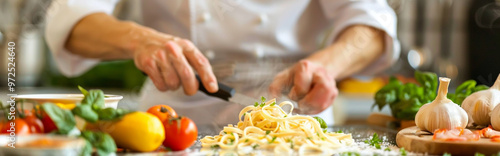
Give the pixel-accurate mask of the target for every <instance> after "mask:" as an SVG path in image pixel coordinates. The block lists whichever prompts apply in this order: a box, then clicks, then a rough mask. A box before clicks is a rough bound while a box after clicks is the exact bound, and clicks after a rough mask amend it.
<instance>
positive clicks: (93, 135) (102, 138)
mask: <svg viewBox="0 0 500 156" xmlns="http://www.w3.org/2000/svg"><path fill="white" fill-rule="evenodd" d="M80 136H81V137H83V138H84V139H85V140H87V141H88V142H89V143H90V144H91V145H92V146H93V147H95V148H96V149H97V154H98V155H110V154H111V153H114V152H115V151H116V144H115V142H114V140H113V138H112V137H111V136H110V135H109V134H107V133H103V132H92V131H83V132H82V134H81V135H80ZM85 148H87V147H85Z"/></svg>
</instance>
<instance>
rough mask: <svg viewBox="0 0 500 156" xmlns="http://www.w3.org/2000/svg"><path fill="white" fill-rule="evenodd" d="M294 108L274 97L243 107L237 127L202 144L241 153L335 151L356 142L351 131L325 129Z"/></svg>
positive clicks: (228, 128)
mask: <svg viewBox="0 0 500 156" xmlns="http://www.w3.org/2000/svg"><path fill="white" fill-rule="evenodd" d="M263 101H265V100H263ZM285 105H289V106H290V110H289V112H288V113H287V112H285V111H284V110H283V106H285ZM292 110H293V104H292V103H291V102H289V101H284V102H281V103H280V104H278V105H277V104H276V100H275V99H272V100H270V101H267V102H265V103H264V102H263V103H261V104H259V103H256V104H255V105H254V106H247V107H245V108H244V109H243V110H241V112H240V114H239V117H240V121H239V122H238V125H237V126H233V125H232V124H229V125H228V126H226V127H224V129H223V130H222V131H221V132H220V133H219V135H216V136H206V137H204V138H203V139H201V145H202V147H220V148H221V149H234V150H237V151H238V153H240V152H241V151H247V152H249V151H252V149H265V150H273V151H274V152H275V153H281V154H284V153H289V154H291V153H292V152H293V151H294V150H295V151H298V152H299V153H306V152H311V151H313V152H322V153H333V152H335V149H339V148H340V147H342V146H346V145H350V144H352V143H353V142H354V141H353V139H352V137H351V135H350V134H343V133H335V132H326V130H324V129H322V128H321V126H320V123H319V122H318V121H317V120H316V119H314V118H313V117H310V116H301V115H292Z"/></svg>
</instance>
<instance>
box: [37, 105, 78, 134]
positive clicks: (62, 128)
mask: <svg viewBox="0 0 500 156" xmlns="http://www.w3.org/2000/svg"><path fill="white" fill-rule="evenodd" d="M42 109H43V111H44V112H45V113H47V115H48V116H49V117H50V119H52V121H54V123H55V125H56V127H57V129H58V133H60V134H68V133H69V132H70V131H71V130H72V129H73V128H74V127H75V126H76V122H75V117H74V116H73V114H72V113H71V111H69V110H65V109H61V108H59V107H58V106H56V105H55V104H53V103H44V104H42Z"/></svg>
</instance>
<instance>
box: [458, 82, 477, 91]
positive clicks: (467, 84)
mask: <svg viewBox="0 0 500 156" xmlns="http://www.w3.org/2000/svg"><path fill="white" fill-rule="evenodd" d="M475 86H476V81H474V80H467V81H465V82H464V83H462V84H460V85H459V86H458V87H457V89H456V90H455V93H468V94H470V92H471V90H472V89H473V88H474V87H475Z"/></svg>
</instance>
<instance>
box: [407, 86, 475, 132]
mask: <svg viewBox="0 0 500 156" xmlns="http://www.w3.org/2000/svg"><path fill="white" fill-rule="evenodd" d="M439 82H440V83H439V89H438V94H437V96H436V99H434V101H432V102H431V103H428V104H425V105H423V106H422V107H420V109H419V110H418V112H417V115H416V116H415V123H416V124H417V127H418V128H420V129H421V130H427V131H429V132H431V133H432V132H434V131H435V130H437V129H452V128H465V126H467V120H468V119H467V113H466V112H465V111H464V110H463V109H462V108H460V106H458V105H457V104H456V103H453V101H451V100H450V99H448V98H447V97H446V94H448V85H449V84H450V79H449V78H444V77H440V78H439Z"/></svg>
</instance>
